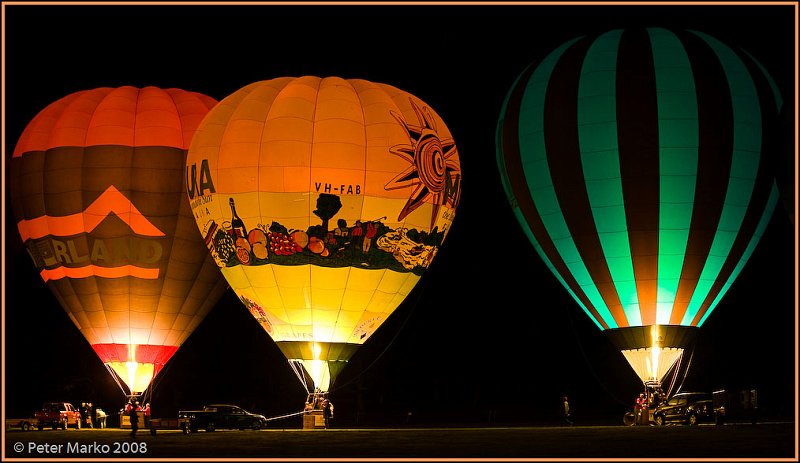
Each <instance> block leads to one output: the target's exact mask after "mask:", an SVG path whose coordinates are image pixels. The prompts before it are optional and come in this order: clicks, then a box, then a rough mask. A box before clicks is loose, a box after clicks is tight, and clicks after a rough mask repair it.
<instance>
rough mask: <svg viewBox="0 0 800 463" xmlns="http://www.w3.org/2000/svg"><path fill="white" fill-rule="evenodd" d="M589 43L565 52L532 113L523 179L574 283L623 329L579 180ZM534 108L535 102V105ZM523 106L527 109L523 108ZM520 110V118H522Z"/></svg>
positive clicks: (607, 321) (608, 318)
mask: <svg viewBox="0 0 800 463" xmlns="http://www.w3.org/2000/svg"><path fill="white" fill-rule="evenodd" d="M591 43H592V42H590V41H583V42H578V43H577V44H575V46H573V47H571V48H570V49H568V50H566V51H565V53H564V55H563V56H562V57H561V59H560V60H559V61H558V62H557V63H556V65H555V67H554V68H553V72H552V75H551V77H550V80H549V82H548V85H547V88H546V92H545V93H544V94H539V95H537V96H538V97H539V98H542V100H541V103H543V110H542V111H533V112H531V113H530V114H527V116H530V117H531V119H530V124H531V126H533V127H540V130H541V133H542V136H541V137H537V138H536V139H535V142H536V144H537V145H536V146H535V147H533V148H532V149H531V150H526V149H524V148H523V150H522V152H523V154H527V153H528V152H530V153H531V154H532V155H533V156H531V157H530V158H529V159H523V168H525V173H526V176H529V177H532V178H533V179H534V182H533V183H534V184H535V185H537V186H539V188H537V189H536V190H534V191H531V194H532V196H533V199H534V201H535V202H536V207H537V209H539V211H540V214H541V217H542V220H543V222H544V223H545V226H546V227H547V230H548V233H549V234H550V236H551V237H552V238H553V241H554V242H555V244H556V247H557V248H558V251H559V254H560V255H561V256H562V258H563V259H564V262H565V263H566V265H567V267H568V268H569V270H570V272H571V273H572V275H573V276H574V277H575V280H576V281H577V282H578V284H579V285H580V286H581V288H583V291H584V292H585V293H586V295H587V297H588V298H589V299H590V300H591V301H592V304H593V305H594V306H595V308H596V309H597V310H598V312H600V314H601V315H602V316H603V318H604V319H605V321H606V323H607V324H608V325H609V326H612V327H620V326H627V324H628V323H627V320H626V319H625V315H624V313H623V311H622V307H621V304H620V303H619V298H618V297H617V295H616V291H615V290H614V284H613V281H612V279H611V275H610V273H609V271H608V267H607V265H606V261H605V256H604V255H603V253H602V249H601V247H600V244H599V240H598V238H597V230H596V227H595V225H594V221H593V219H592V216H591V209H590V206H589V200H588V197H587V193H586V189H585V184H584V183H583V182H582V181H581V179H582V178H583V172H582V170H581V161H580V149H579V147H578V127H577V86H578V85H577V84H578V80H579V79H580V68H581V65H582V62H583V58H584V56H585V54H586V51H587V49H588V47H589V46H590V45H591ZM536 103H537V105H538V104H540V101H537V102H536ZM523 108H528V105H524V104H523ZM525 115H526V114H525V113H524V112H523V113H521V114H520V120H523V116H525Z"/></svg>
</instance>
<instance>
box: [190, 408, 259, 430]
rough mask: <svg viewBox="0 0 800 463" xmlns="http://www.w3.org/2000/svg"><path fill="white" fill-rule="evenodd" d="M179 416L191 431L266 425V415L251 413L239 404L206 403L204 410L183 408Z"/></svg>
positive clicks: (255, 427) (249, 427)
mask: <svg viewBox="0 0 800 463" xmlns="http://www.w3.org/2000/svg"><path fill="white" fill-rule="evenodd" d="M178 418H179V419H184V420H186V422H187V425H188V428H189V431H191V432H197V431H198V430H199V429H205V430H206V431H214V430H215V429H240V430H243V429H261V428H263V427H266V425H267V419H266V418H265V417H264V415H258V414H255V413H250V412H248V411H247V410H244V409H243V408H241V407H239V406H237V405H227V404H215V405H205V406H204V407H203V409H202V410H181V411H179V412H178Z"/></svg>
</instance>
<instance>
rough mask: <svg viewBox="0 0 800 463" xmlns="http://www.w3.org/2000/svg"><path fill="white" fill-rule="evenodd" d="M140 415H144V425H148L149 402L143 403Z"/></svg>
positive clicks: (147, 426) (146, 426)
mask: <svg viewBox="0 0 800 463" xmlns="http://www.w3.org/2000/svg"><path fill="white" fill-rule="evenodd" d="M142 415H144V427H145V428H149V427H150V402H147V403H146V404H144V409H143V410H142Z"/></svg>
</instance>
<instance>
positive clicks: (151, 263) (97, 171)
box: [10, 86, 227, 393]
mask: <svg viewBox="0 0 800 463" xmlns="http://www.w3.org/2000/svg"><path fill="white" fill-rule="evenodd" d="M215 104H216V101H215V100H214V99H213V98H211V97H208V96H206V95H202V94H199V93H195V92H189V91H185V90H180V89H159V88H155V87H145V88H141V89H140V88H134V87H127V86H126V87H119V88H97V89H93V90H86V91H80V92H76V93H73V94H70V95H68V96H66V97H64V98H61V99H60V100H58V101H56V102H54V103H52V104H51V105H49V106H47V107H46V108H45V109H44V110H42V111H41V112H40V113H39V114H38V115H37V116H36V117H35V118H34V119H33V120H32V121H31V122H30V123H29V124H28V126H27V127H26V129H25V131H24V132H23V134H22V136H21V137H20V139H19V142H18V143H17V146H16V149H15V150H14V153H13V157H12V159H11V165H10V169H11V176H10V179H11V180H10V195H11V199H12V206H13V209H14V214H15V216H16V219H17V227H18V229H19V233H20V236H21V238H22V240H23V242H24V245H25V247H26V248H27V250H28V252H29V253H30V255H31V257H32V258H33V261H34V263H35V265H36V269H37V270H38V272H39V274H40V276H41V277H42V279H43V280H44V281H45V283H46V284H47V286H48V287H49V288H50V289H51V290H52V292H53V294H54V295H55V296H56V298H57V299H58V301H59V302H60V303H61V305H62V306H63V308H64V309H65V310H66V312H67V314H68V315H69V317H70V318H71V319H72V321H73V322H74V323H75V325H76V326H77V327H78V329H80V331H81V333H83V335H84V336H85V337H86V339H87V340H88V341H89V343H90V344H91V345H92V348H93V349H94V350H95V352H96V353H97V354H98V356H99V357H100V359H101V360H102V361H103V363H104V364H105V365H106V366H107V368H109V370H110V371H113V372H114V373H113V374H114V375H115V376H116V377H117V379H118V380H122V381H124V382H125V383H127V385H128V387H129V388H130V391H131V392H132V393H133V392H142V391H143V390H144V389H145V388H146V387H147V386H148V385H149V383H150V382H151V380H152V378H153V377H154V376H155V375H156V374H158V371H159V370H160V369H161V368H162V367H163V365H164V364H165V363H166V362H167V361H168V360H169V359H170V358H171V357H172V355H173V354H174V353H175V351H176V350H177V349H178V347H179V346H180V345H181V343H183V341H184V340H185V339H186V338H187V337H188V336H189V334H190V333H191V332H192V330H193V329H194V328H195V327H196V326H197V325H198V324H199V323H200V321H201V320H202V319H203V317H204V316H205V315H206V313H207V312H208V311H209V310H210V309H211V308H212V307H213V306H214V304H215V303H216V301H217V300H218V299H219V298H220V297H221V296H222V293H223V292H224V291H225V289H226V286H227V285H226V283H225V281H224V279H223V278H222V275H221V274H220V273H219V271H218V270H217V267H216V265H215V264H214V262H213V261H212V260H211V258H210V257H209V256H208V252H207V251H206V249H205V245H204V243H203V237H202V236H200V234H199V232H198V231H197V227H196V226H195V224H194V220H193V218H192V214H191V210H190V208H189V204H188V203H187V201H186V198H185V196H184V190H185V185H184V175H183V172H184V167H183V166H184V162H185V158H186V152H187V150H188V146H189V143H190V142H191V139H192V136H193V135H194V132H195V130H196V128H197V126H198V124H199V123H200V121H201V120H202V118H203V117H204V116H205V115H206V113H208V111H209V109H211V108H212V107H214V105H215ZM29 310H36V309H35V308H30V309H29Z"/></svg>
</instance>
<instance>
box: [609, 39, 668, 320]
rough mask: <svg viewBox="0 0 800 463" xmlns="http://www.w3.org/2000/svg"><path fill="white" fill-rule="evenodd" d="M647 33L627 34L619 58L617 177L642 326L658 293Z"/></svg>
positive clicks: (654, 114) (654, 106) (653, 111)
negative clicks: (618, 169)
mask: <svg viewBox="0 0 800 463" xmlns="http://www.w3.org/2000/svg"><path fill="white" fill-rule="evenodd" d="M653 66H654V64H653V57H652V49H651V47H650V40H649V38H648V37H647V32H646V31H644V30H640V29H630V30H626V31H625V32H624V33H623V35H622V40H621V42H620V48H619V55H618V57H617V120H618V129H617V130H618V137H619V157H620V172H621V173H622V191H623V194H624V198H625V213H626V219H627V223H628V239H629V241H630V246H631V256H632V258H633V259H632V261H633V272H634V275H635V277H636V290H637V293H638V296H639V306H640V312H641V316H642V324H643V325H652V324H654V323H655V322H656V295H657V293H658V290H657V288H658V220H659V217H658V209H659V208H658V205H659V183H660V182H659V164H658V162H659V161H658V143H659V140H658V138H659V134H658V101H657V98H656V84H655V72H654V70H653Z"/></svg>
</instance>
